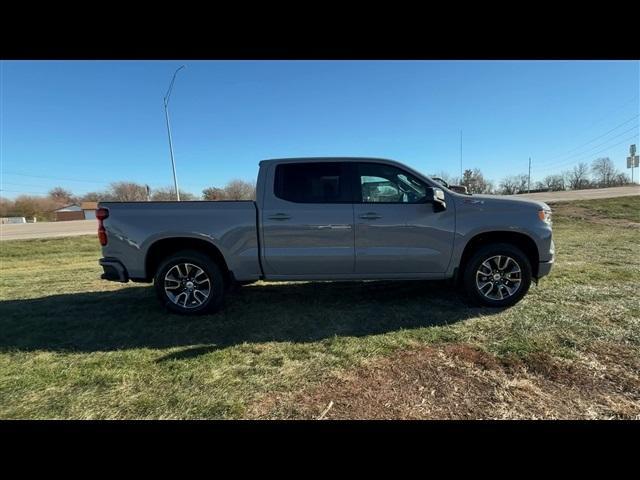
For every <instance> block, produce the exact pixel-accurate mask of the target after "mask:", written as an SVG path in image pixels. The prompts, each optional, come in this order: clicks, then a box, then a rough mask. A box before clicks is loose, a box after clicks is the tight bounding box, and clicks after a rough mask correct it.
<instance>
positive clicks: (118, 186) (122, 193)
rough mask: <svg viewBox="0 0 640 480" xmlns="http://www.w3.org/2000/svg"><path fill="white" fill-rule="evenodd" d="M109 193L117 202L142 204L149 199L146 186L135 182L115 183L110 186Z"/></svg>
mask: <svg viewBox="0 0 640 480" xmlns="http://www.w3.org/2000/svg"><path fill="white" fill-rule="evenodd" d="M108 193H109V196H110V197H111V198H112V199H113V200H114V201H117V202H142V201H144V200H146V199H147V189H146V188H145V187H144V185H140V184H137V183H133V182H113V183H112V184H111V185H109V192H108Z"/></svg>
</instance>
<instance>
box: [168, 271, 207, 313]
mask: <svg viewBox="0 0 640 480" xmlns="http://www.w3.org/2000/svg"><path fill="white" fill-rule="evenodd" d="M164 291H165V293H166V295H167V298H169V300H171V301H172V302H173V303H174V304H175V305H178V306H179V307H182V308H188V309H189V308H197V307H199V306H201V305H203V304H204V303H205V302H206V301H207V299H208V298H209V295H210V294H211V280H210V279H209V276H208V275H207V274H206V273H205V271H204V270H203V269H202V268H200V267H198V266H197V265H194V264H193V263H178V264H177V265H174V266H173V267H171V268H170V269H169V271H168V272H167V273H166V275H165V276H164Z"/></svg>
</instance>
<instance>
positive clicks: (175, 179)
mask: <svg viewBox="0 0 640 480" xmlns="http://www.w3.org/2000/svg"><path fill="white" fill-rule="evenodd" d="M183 68H184V65H182V66H181V67H179V68H178V69H177V70H176V71H175V73H174V74H173V78H172V79H171V83H170V84H169V89H168V90H167V94H166V95H165V96H164V116H165V118H166V120H167V134H168V135H169V153H170V154H171V166H172V168H173V185H174V186H175V189H176V198H177V200H178V201H180V190H178V177H177V176H176V162H175V160H174V158H173V142H172V141H171V126H170V125H169V97H170V96H171V90H173V82H175V81H176V75H177V74H178V72H179V71H180V70H182V69H183Z"/></svg>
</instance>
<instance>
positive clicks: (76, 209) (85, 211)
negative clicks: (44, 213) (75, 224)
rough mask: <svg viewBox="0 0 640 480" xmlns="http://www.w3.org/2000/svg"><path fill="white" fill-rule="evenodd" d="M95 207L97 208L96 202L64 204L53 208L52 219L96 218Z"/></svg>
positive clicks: (62, 220)
mask: <svg viewBox="0 0 640 480" xmlns="http://www.w3.org/2000/svg"><path fill="white" fill-rule="evenodd" d="M96 208H98V202H82V203H80V204H77V203H72V204H71V205H66V206H64V207H62V208H58V209H57V210H54V211H53V213H54V220H55V221H56V222H66V221H68V220H93V219H95V218H96Z"/></svg>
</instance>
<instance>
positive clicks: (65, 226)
mask: <svg viewBox="0 0 640 480" xmlns="http://www.w3.org/2000/svg"><path fill="white" fill-rule="evenodd" d="M97 231H98V223H97V222H96V220H72V221H67V222H37V223H16V224H5V225H0V240H27V239H30V238H52V237H71V236H74V235H90V234H95V233H96V232H97Z"/></svg>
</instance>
